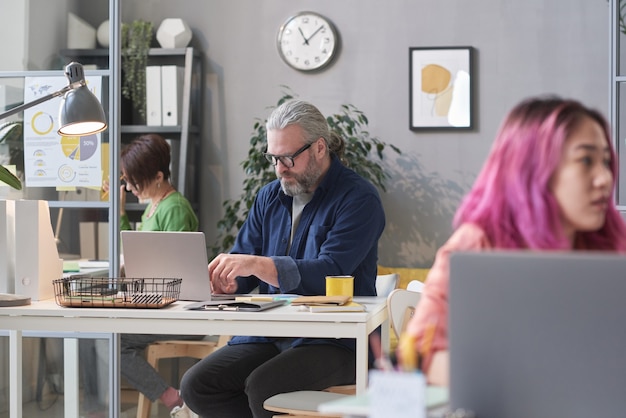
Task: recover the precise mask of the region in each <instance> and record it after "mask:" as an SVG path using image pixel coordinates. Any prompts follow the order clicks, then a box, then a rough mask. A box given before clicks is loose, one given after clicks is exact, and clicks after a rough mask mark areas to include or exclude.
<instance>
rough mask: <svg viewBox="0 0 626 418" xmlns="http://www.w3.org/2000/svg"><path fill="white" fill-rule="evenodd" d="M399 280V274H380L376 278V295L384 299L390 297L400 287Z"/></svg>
mask: <svg viewBox="0 0 626 418" xmlns="http://www.w3.org/2000/svg"><path fill="white" fill-rule="evenodd" d="M399 279H400V276H399V275H398V273H390V274H379V275H378V276H376V294H377V295H378V296H382V297H387V296H389V294H390V293H391V292H392V291H393V290H394V289H395V288H396V287H398V281H399Z"/></svg>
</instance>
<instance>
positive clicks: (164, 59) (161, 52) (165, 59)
mask: <svg viewBox="0 0 626 418" xmlns="http://www.w3.org/2000/svg"><path fill="white" fill-rule="evenodd" d="M60 53H61V55H62V56H63V57H65V58H66V59H68V60H77V61H79V62H81V63H82V64H83V65H86V64H95V65H96V66H98V67H100V66H106V65H108V54H109V50H108V49H93V50H91V49H65V50H62V51H61V52H60ZM148 65H178V66H182V67H183V68H184V78H183V93H182V106H181V111H182V113H181V124H180V125H177V126H150V125H135V124H122V125H121V127H120V134H121V139H122V145H123V144H124V143H125V142H128V141H130V140H131V139H132V138H133V137H135V136H137V135H140V134H144V133H157V134H160V135H162V136H163V137H165V138H166V139H170V140H173V141H178V148H179V149H178V155H179V158H178V160H177V161H172V163H173V169H175V172H173V173H172V177H173V181H174V186H175V187H176V188H177V189H178V191H180V192H181V193H182V194H183V195H185V197H187V199H188V200H189V201H190V202H191V203H192V204H194V205H196V204H197V201H198V199H197V196H198V192H197V185H196V181H195V174H196V169H197V166H198V161H197V158H196V157H197V156H198V155H199V152H198V148H199V143H200V133H201V125H200V115H201V112H202V103H203V100H202V91H203V88H202V57H201V54H200V52H199V51H197V50H195V49H194V48H192V47H187V48H175V49H165V48H151V49H150V51H149V53H148ZM142 207H143V205H131V206H130V207H129V209H131V210H133V209H141V208H142Z"/></svg>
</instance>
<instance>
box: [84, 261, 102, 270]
mask: <svg viewBox="0 0 626 418" xmlns="http://www.w3.org/2000/svg"><path fill="white" fill-rule="evenodd" d="M78 267H80V268H81V269H102V268H109V262H108V261H79V262H78Z"/></svg>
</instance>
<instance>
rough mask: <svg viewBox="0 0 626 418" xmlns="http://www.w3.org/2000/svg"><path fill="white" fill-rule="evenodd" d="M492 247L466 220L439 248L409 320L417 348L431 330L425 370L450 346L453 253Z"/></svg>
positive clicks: (409, 329) (480, 230)
mask: <svg viewBox="0 0 626 418" xmlns="http://www.w3.org/2000/svg"><path fill="white" fill-rule="evenodd" d="M489 248H492V246H491V243H490V242H489V240H488V239H487V237H486V236H485V232H484V231H483V230H482V229H481V228H480V227H478V226H477V225H474V224H463V225H461V226H460V227H459V228H458V229H457V230H456V231H455V232H454V234H452V236H451V237H450V239H448V241H447V242H446V243H445V244H444V245H443V246H442V247H441V248H439V250H438V251H437V255H436V257H435V263H434V264H433V267H432V268H431V270H430V272H429V273H428V276H427V277H426V281H425V286H424V290H423V293H422V296H421V298H420V301H419V303H418V304H417V309H416V311H415V315H414V316H413V318H411V320H410V321H409V323H408V325H407V329H406V332H407V333H408V334H410V335H413V336H415V338H416V340H415V344H416V345H415V348H416V350H417V351H422V349H423V348H424V347H423V344H424V343H423V342H422V339H423V337H424V333H425V331H427V330H429V332H432V327H435V329H434V332H435V334H434V338H433V339H432V342H431V346H430V349H429V350H428V354H427V355H426V356H425V357H424V359H423V362H422V370H424V371H428V369H429V367H430V363H431V360H432V355H433V353H435V352H437V351H440V350H447V349H448V289H449V287H448V283H449V280H450V254H451V253H452V252H457V251H473V250H483V249H489Z"/></svg>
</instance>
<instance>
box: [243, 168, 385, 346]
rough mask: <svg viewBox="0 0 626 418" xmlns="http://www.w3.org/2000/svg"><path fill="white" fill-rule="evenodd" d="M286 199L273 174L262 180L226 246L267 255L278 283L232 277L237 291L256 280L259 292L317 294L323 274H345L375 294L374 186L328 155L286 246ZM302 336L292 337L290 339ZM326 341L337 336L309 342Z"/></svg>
mask: <svg viewBox="0 0 626 418" xmlns="http://www.w3.org/2000/svg"><path fill="white" fill-rule="evenodd" d="M292 202H293V198H292V197H290V196H287V195H285V194H284V193H283V191H282V189H281V187H280V181H279V180H275V181H273V182H271V183H269V184H268V185H266V186H264V187H263V188H262V189H261V190H260V191H259V193H258V195H257V197H256V199H255V201H254V205H253V206H252V208H251V209H250V212H249V214H248V219H247V220H246V221H245V223H244V224H243V226H242V227H241V230H240V231H239V234H238V235H237V239H236V241H235V245H234V246H233V249H232V250H231V253H235V254H253V255H262V256H268V257H271V258H272V260H273V261H274V264H275V265H276V270H277V271H278V283H279V285H280V289H278V288H275V287H274V286H271V285H269V284H267V283H265V282H263V281H261V280H259V279H258V278H256V277H255V276H249V277H238V278H237V283H238V288H237V293H247V292H250V291H251V290H253V289H254V288H255V287H257V286H259V291H260V293H295V294H300V295H323V294H325V293H326V276H330V275H351V276H354V295H355V296H375V295H376V284H375V283H376V270H377V263H378V239H379V238H380V236H381V234H382V232H383V229H384V227H385V213H384V211H383V207H382V203H381V200H380V196H379V194H378V191H377V190H376V188H375V187H374V186H373V185H372V184H371V183H370V182H368V181H367V180H365V179H364V178H362V177H361V176H359V175H358V174H356V173H355V172H354V171H352V170H350V169H349V168H347V167H345V166H343V165H342V164H341V162H340V161H339V160H338V159H337V158H336V157H334V156H333V157H332V162H331V165H330V168H329V169H328V172H327V173H326V175H325V176H324V178H323V179H322V181H321V183H320V185H319V186H318V187H317V189H316V190H315V192H314V194H313V198H312V199H311V201H310V202H309V203H307V204H306V206H305V207H304V209H303V211H302V215H301V218H300V222H299V224H298V227H297V229H296V231H295V234H294V237H293V242H292V244H291V247H289V239H290V236H291V209H292ZM288 249H289V253H287V250H288ZM260 341H268V342H269V341H273V339H270V338H260V337H234V338H233V339H232V340H231V343H233V344H238V343H245V342H260ZM303 341H304V340H303V339H298V340H296V341H295V342H294V343H293V345H298V344H301V343H302V342H303ZM306 341H307V342H308V343H312V342H314V341H313V340H311V339H306ZM329 341H337V340H322V341H319V340H318V341H315V342H317V343H319V342H326V343H328V342H329ZM348 341H352V340H348ZM348 341H343V344H342V345H346V343H348V344H347V345H348V346H349V347H354V342H353V341H352V343H349V342H348Z"/></svg>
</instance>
